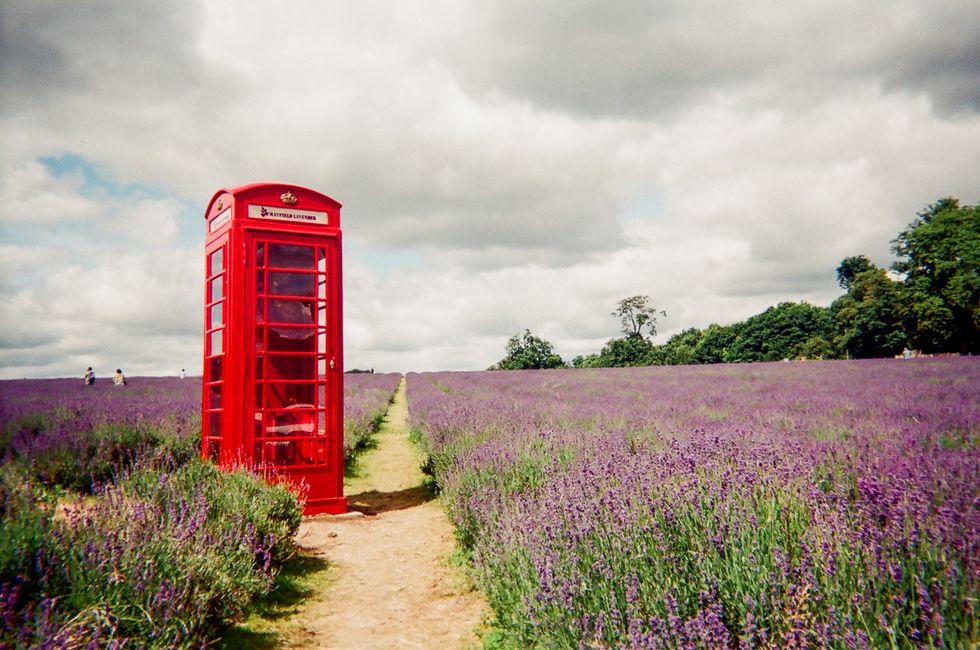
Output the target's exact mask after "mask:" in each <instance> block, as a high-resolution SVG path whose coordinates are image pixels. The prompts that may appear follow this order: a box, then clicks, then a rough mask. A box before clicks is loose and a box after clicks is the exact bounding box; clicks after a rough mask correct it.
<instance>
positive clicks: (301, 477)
mask: <svg viewBox="0 0 980 650" xmlns="http://www.w3.org/2000/svg"><path fill="white" fill-rule="evenodd" d="M205 219H206V220H207V238H206V240H205V271H204V274H205V279H206V282H205V290H204V291H205V294H204V390H203V418H202V423H201V425H202V444H201V447H202V449H201V453H202V454H203V456H204V457H205V458H210V459H212V460H214V461H215V462H217V463H218V464H220V465H221V466H222V467H240V466H242V465H244V466H247V467H251V468H254V469H256V470H257V471H261V472H264V473H265V474H266V475H267V476H268V477H270V478H272V479H273V480H286V481H287V482H289V483H290V484H292V485H293V486H294V487H295V488H296V489H298V490H301V491H303V492H305V494H306V507H305V511H304V512H305V513H306V514H316V513H321V512H328V513H334V514H336V513H341V512H346V511H347V500H346V499H345V498H344V441H343V432H344V423H343V395H344V386H343V377H344V374H343V338H342V332H341V306H342V302H341V268H340V203H338V202H336V201H334V200H333V199H331V198H330V197H329V196H325V195H323V194H320V193H319V192H314V191H313V190H310V189H307V188H304V187H298V186H296V185H284V184H281V183H263V184H253V185H245V186H242V187H237V188H234V189H230V190H228V189H226V190H219V191H218V192H217V193H216V194H215V195H214V197H213V198H212V199H211V203H210V204H209V205H208V209H207V212H205Z"/></svg>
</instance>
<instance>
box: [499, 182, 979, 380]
mask: <svg viewBox="0 0 980 650" xmlns="http://www.w3.org/2000/svg"><path fill="white" fill-rule="evenodd" d="M891 245H892V246H891V250H892V252H893V253H894V254H895V255H896V257H897V258H898V259H897V261H896V262H894V263H893V264H892V265H891V268H890V269H885V268H881V267H878V266H876V265H875V264H873V263H872V262H871V260H870V259H869V258H868V257H867V256H865V255H854V256H850V257H846V258H844V259H843V260H842V261H841V263H840V266H838V267H837V269H836V272H837V282H838V284H839V285H840V287H841V288H842V289H843V290H844V291H845V293H844V294H843V295H841V296H840V297H838V298H837V299H836V300H834V301H833V302H832V303H831V304H830V306H828V307H819V306H815V305H811V304H809V303H806V302H799V303H794V302H782V303H779V304H778V305H775V306H773V307H769V308H768V309H766V310H765V311H764V312H762V313H761V314H756V315H755V316H751V317H749V318H747V319H746V320H744V321H741V322H737V323H733V324H730V325H719V324H716V323H713V324H711V325H709V326H708V327H707V328H705V329H698V328H696V327H691V328H688V329H686V330H684V331H682V332H680V333H678V334H675V335H674V336H672V337H670V339H669V340H668V341H667V342H666V343H664V344H662V345H654V344H653V342H652V338H653V336H654V335H655V334H656V332H657V318H658V317H659V316H666V315H667V313H666V312H665V311H663V310H660V309H657V308H656V307H655V306H654V305H653V304H652V302H651V300H650V298H649V296H644V295H638V296H630V297H628V298H624V299H622V300H620V301H619V302H618V303H617V305H616V309H615V310H614V311H613V312H612V315H613V316H615V317H616V318H618V319H619V321H620V324H621V327H622V332H623V336H622V337H618V338H613V339H610V340H609V341H607V342H606V344H605V345H604V346H603V348H602V350H600V351H599V352H597V353H593V354H588V355H582V356H577V357H575V358H574V359H572V361H571V363H570V364H568V363H566V362H565V361H564V360H563V359H562V358H561V356H559V355H558V354H557V353H555V351H554V348H553V346H552V345H551V343H550V342H548V341H547V340H545V339H542V338H540V337H538V336H535V335H534V334H532V333H531V332H530V330H525V331H524V333H523V334H517V335H515V336H513V337H511V338H510V340H509V341H508V342H507V346H506V352H507V355H506V356H505V357H504V358H503V359H502V360H500V361H499V362H498V363H496V364H494V365H493V366H492V367H491V368H490V369H491V370H517V369H524V368H563V367H568V366H569V365H571V366H573V367H577V368H599V367H622V366H647V365H675V364H692V363H693V364H700V363H739V362H751V361H779V360H783V359H866V358H875V357H892V356H898V355H901V354H909V353H910V352H911V351H913V350H914V351H917V352H921V353H923V354H936V353H959V354H977V353H980V206H960V203H959V201H958V200H957V199H955V198H952V197H947V198H943V199H940V200H939V201H937V202H936V203H934V204H932V205H929V206H928V207H927V208H926V209H925V210H924V211H922V212H919V213H918V214H917V215H916V218H915V219H914V220H913V221H912V222H911V223H910V224H909V225H908V226H907V227H906V228H905V229H904V230H902V231H901V232H900V233H898V235H897V236H896V237H895V239H893V240H892V241H891Z"/></svg>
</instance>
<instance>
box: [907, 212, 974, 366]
mask: <svg viewBox="0 0 980 650" xmlns="http://www.w3.org/2000/svg"><path fill="white" fill-rule="evenodd" d="M892 251H893V252H894V253H895V254H896V255H898V256H899V257H900V258H903V259H900V260H899V261H897V262H895V264H893V265H892V268H893V269H894V270H896V271H898V272H899V273H903V274H904V284H905V287H906V289H907V291H908V293H907V299H908V303H907V307H908V308H907V311H906V327H907V328H908V330H909V333H910V336H911V340H912V344H913V345H914V346H915V347H916V348H918V349H921V350H923V351H925V352H954V351H958V352H961V353H967V352H969V353H977V352H980V206H963V207H960V204H959V201H958V200H957V199H954V198H952V197H946V198H943V199H940V200H939V201H937V202H936V203H934V204H932V205H930V206H928V207H927V208H926V210H925V211H923V212H920V213H919V214H918V215H917V216H916V219H915V220H914V221H912V223H910V224H909V225H908V227H907V228H906V229H905V230H903V231H902V232H900V233H899V234H898V236H897V237H896V238H895V239H894V240H892Z"/></svg>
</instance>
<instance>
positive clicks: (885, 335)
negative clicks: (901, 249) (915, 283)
mask: <svg viewBox="0 0 980 650" xmlns="http://www.w3.org/2000/svg"><path fill="white" fill-rule="evenodd" d="M849 259H852V258H849ZM903 304H904V290H903V287H902V284H901V283H899V282H896V281H894V280H892V279H891V278H889V277H888V274H887V272H886V271H885V269H880V268H877V267H875V266H874V265H871V267H870V268H868V269H866V270H864V271H860V272H858V273H857V274H856V275H854V276H853V277H852V278H851V280H850V281H849V283H848V291H847V293H846V294H844V295H843V296H841V297H840V298H838V299H837V300H835V301H834V302H833V304H832V305H831V306H830V310H831V312H832V313H833V315H834V320H835V321H836V323H837V336H836V343H837V345H838V346H839V347H840V348H843V349H844V350H846V351H847V354H848V356H850V357H852V358H855V359H870V358H873V357H891V356H894V355H896V354H898V353H899V352H901V351H902V348H904V347H905V345H906V343H907V341H908V336H907V334H906V333H905V328H904V327H903V326H902V313H903Z"/></svg>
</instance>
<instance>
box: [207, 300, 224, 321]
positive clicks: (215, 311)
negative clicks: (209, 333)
mask: <svg viewBox="0 0 980 650" xmlns="http://www.w3.org/2000/svg"><path fill="white" fill-rule="evenodd" d="M223 306H224V303H223V302H219V303H217V304H214V305H211V309H210V312H211V313H210V314H209V317H210V319H211V320H210V322H209V324H208V327H218V326H219V325H223V324H224V321H223V320H222V307H223Z"/></svg>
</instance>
